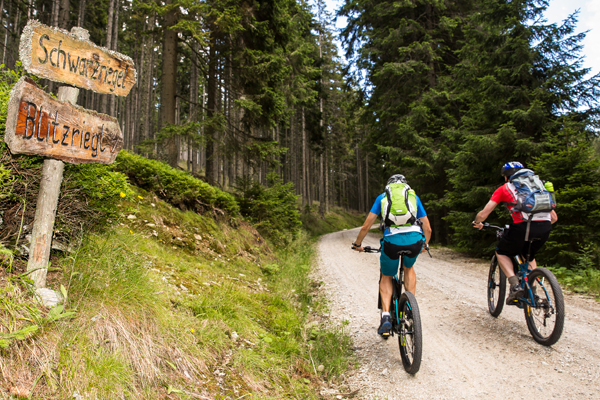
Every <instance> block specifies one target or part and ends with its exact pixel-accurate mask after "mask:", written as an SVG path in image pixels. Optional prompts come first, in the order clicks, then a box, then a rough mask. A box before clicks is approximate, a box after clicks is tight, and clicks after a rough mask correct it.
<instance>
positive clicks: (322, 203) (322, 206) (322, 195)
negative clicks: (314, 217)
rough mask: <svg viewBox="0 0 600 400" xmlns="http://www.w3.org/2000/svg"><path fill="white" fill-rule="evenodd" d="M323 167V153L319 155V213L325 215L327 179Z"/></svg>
mask: <svg viewBox="0 0 600 400" xmlns="http://www.w3.org/2000/svg"><path fill="white" fill-rule="evenodd" d="M324 172H325V171H324V169H323V153H321V154H320V155H319V214H320V215H321V218H323V217H324V216H325V179H324V176H323V175H324Z"/></svg>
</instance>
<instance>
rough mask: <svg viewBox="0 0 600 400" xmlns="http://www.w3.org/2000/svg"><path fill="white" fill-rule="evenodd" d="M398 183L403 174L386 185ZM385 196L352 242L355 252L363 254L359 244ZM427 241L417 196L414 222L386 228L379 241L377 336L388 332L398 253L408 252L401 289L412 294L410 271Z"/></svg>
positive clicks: (427, 230) (428, 228) (425, 220)
mask: <svg viewBox="0 0 600 400" xmlns="http://www.w3.org/2000/svg"><path fill="white" fill-rule="evenodd" d="M397 182H402V183H406V178H405V177H404V176H403V175H400V174H396V175H393V176H392V177H390V179H389V180H388V182H387V184H388V185H389V184H391V183H397ZM384 196H385V193H382V194H380V195H379V196H378V197H377V199H376V200H375V203H374V204H373V207H371V211H370V212H369V215H367V218H366V220H365V223H364V224H363V226H362V228H361V229H360V232H359V233H358V236H357V238H356V241H355V242H354V243H352V248H353V249H354V250H356V251H360V252H362V251H363V247H362V241H363V239H364V238H365V236H367V233H368V232H369V230H370V229H371V227H372V226H373V224H374V223H375V220H376V219H377V217H378V216H380V214H381V202H382V199H383V198H384ZM430 239H431V225H430V224H429V219H428V218H427V213H426V212H425V209H424V208H423V204H422V203H421V199H419V197H418V196H417V215H416V220H415V221H414V223H412V224H410V225H408V226H392V227H387V228H386V229H385V230H384V232H383V238H382V239H381V256H380V258H379V263H380V269H381V274H382V276H381V280H380V282H379V293H380V295H381V307H382V314H381V324H380V326H379V329H378V330H377V333H379V334H380V335H388V334H389V333H390V331H391V329H392V324H391V317H390V313H389V311H390V302H391V299H392V292H393V287H392V277H393V276H394V275H396V273H397V272H398V265H399V264H400V257H399V256H398V252H400V251H402V250H410V251H411V253H410V254H407V255H406V256H405V257H404V271H403V272H404V287H405V288H406V290H407V291H409V292H412V293H413V294H415V290H416V287H417V275H416V273H415V271H414V269H413V265H414V264H415V261H416V260H417V256H418V255H419V253H420V252H421V250H422V248H423V246H426V248H428V247H429V240H430Z"/></svg>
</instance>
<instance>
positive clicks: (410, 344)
mask: <svg viewBox="0 0 600 400" xmlns="http://www.w3.org/2000/svg"><path fill="white" fill-rule="evenodd" d="M363 250H364V251H365V253H379V252H380V251H381V248H378V249H374V248H371V247H369V246H366V247H364V248H363ZM427 252H428V253H429V249H427ZM410 253H411V252H410V250H402V251H400V252H399V253H398V254H399V255H400V267H399V268H398V273H397V274H396V275H395V276H393V277H392V283H393V285H392V286H393V292H392V301H391V303H390V316H391V317H392V318H391V319H392V336H394V334H396V335H398V346H399V347H400V357H401V358H402V365H403V366H404V370H406V372H408V373H409V374H411V375H414V374H416V373H417V372H418V371H419V368H420V367H421V354H422V351H423V348H422V342H423V340H422V331H421V314H419V306H418V304H417V299H416V298H415V295H414V294H412V293H411V292H407V291H404V292H403V291H402V288H403V284H404V281H403V279H402V278H403V274H402V273H403V270H402V267H403V265H404V256H405V255H406V254H410ZM429 256H431V254H429ZM377 307H378V308H379V309H380V310H381V308H382V306H381V294H380V295H379V299H378V301H377ZM388 337H389V336H384V338H385V339H386V340H387V338H388Z"/></svg>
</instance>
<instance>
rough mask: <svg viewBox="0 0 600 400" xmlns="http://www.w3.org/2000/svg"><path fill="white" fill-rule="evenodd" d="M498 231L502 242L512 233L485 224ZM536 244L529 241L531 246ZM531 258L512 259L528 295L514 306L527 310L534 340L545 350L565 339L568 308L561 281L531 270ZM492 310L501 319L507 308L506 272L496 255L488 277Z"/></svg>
mask: <svg viewBox="0 0 600 400" xmlns="http://www.w3.org/2000/svg"><path fill="white" fill-rule="evenodd" d="M487 228H492V229H495V230H496V237H497V239H498V240H500V238H501V237H502V235H503V234H504V231H505V230H506V229H508V226H507V227H505V228H502V227H500V226H495V225H490V224H488V223H484V224H483V229H487ZM534 240H536V239H532V240H529V241H528V243H529V246H531V243H532V242H533V241H534ZM528 258H529V257H523V256H515V257H513V259H512V263H513V268H514V271H515V275H516V276H518V277H519V283H520V285H521V287H522V288H523V289H524V291H525V295H524V296H521V297H519V298H518V299H517V300H516V301H515V303H514V305H516V306H517V307H519V308H521V309H523V311H524V313H525V321H526V322H527V328H528V329H529V333H531V336H532V337H533V339H534V340H535V341H536V342H538V343H539V344H542V345H544V346H551V345H553V344H555V343H556V342H557V341H558V339H560V336H561V335H562V331H563V326H564V322H565V305H564V299H563V294H562V290H561V288H560V285H559V283H558V280H557V279H556V277H555V276H554V274H553V273H552V272H550V271H549V270H547V269H546V268H541V267H538V268H535V269H530V268H529V263H528V262H527V259H528ZM487 294H488V309H489V312H490V314H491V315H492V316H493V317H498V316H499V315H500V313H501V312H502V308H503V307H504V296H505V295H506V275H505V274H504V272H502V269H501V268H500V265H499V264H498V260H497V259H496V255H495V254H494V256H493V257H492V261H491V263H490V271H489V274H488V286H487Z"/></svg>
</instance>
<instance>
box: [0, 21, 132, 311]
mask: <svg viewBox="0 0 600 400" xmlns="http://www.w3.org/2000/svg"><path fill="white" fill-rule="evenodd" d="M19 55H20V58H21V61H22V62H23V66H24V67H25V70H26V71H28V72H29V73H31V74H34V75H37V76H39V77H42V78H46V79H50V80H52V81H56V82H63V83H67V84H69V85H74V86H78V87H80V88H84V89H90V90H93V91H95V92H97V93H109V94H115V95H118V96H127V94H128V93H129V91H130V90H131V87H132V86H133V85H134V84H135V83H136V71H135V68H134V64H133V61H132V60H131V58H129V57H127V56H125V55H123V54H119V53H117V52H114V51H112V50H108V49H104V48H101V47H98V46H96V45H95V44H93V43H92V42H90V41H89V32H88V31H87V30H85V29H83V28H79V27H74V28H73V29H71V32H67V31H65V30H62V29H58V28H51V27H49V26H46V25H43V24H42V23H40V22H39V21H35V20H30V21H29V22H28V23H27V26H26V27H25V28H24V29H23V34H22V35H21V44H20V47H19ZM78 94H79V89H76V88H73V87H70V86H61V87H60V88H59V89H58V100H56V99H54V98H52V96H50V95H48V94H46V93H45V92H44V91H43V90H42V89H41V88H39V87H38V86H37V85H36V84H35V83H34V82H33V81H32V80H31V79H28V78H22V79H21V80H19V82H17V84H16V85H15V86H14V87H13V89H12V91H11V94H10V99H9V103H8V115H7V120H6V133H5V138H4V139H5V141H6V143H7V144H8V146H9V148H10V150H11V151H12V152H13V153H23V154H38V155H43V156H46V157H51V158H47V159H46V160H44V166H43V169H42V179H41V181H40V191H39V194H38V201H37V206H36V210H35V220H34V223H33V232H32V238H31V245H30V249H29V262H28V264H27V271H28V273H30V274H31V275H30V276H31V278H32V279H33V281H34V282H35V286H36V287H37V288H38V290H37V291H38V294H39V295H40V296H41V297H42V299H43V301H44V302H45V303H46V304H55V300H56V299H48V298H47V293H48V289H44V286H45V285H46V274H47V272H48V261H49V259H50V245H51V244H52V235H53V228H54V219H55V217H56V208H57V206H58V197H59V195H60V185H61V183H62V175H63V169H64V164H63V162H62V161H60V160H64V161H67V162H70V163H73V164H79V163H90V162H99V163H105V164H110V163H112V162H113V161H114V160H115V158H116V157H117V154H118V153H119V151H120V150H121V148H122V147H123V134H122V133H121V129H120V128H119V123H118V121H117V119H116V118H113V117H110V116H108V115H104V114H100V113H97V112H95V111H91V110H86V109H83V108H81V107H78V106H76V105H75V103H76V102H77V96H78ZM50 292H51V291H50ZM57 297H58V296H57Z"/></svg>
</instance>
